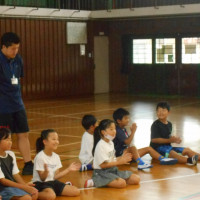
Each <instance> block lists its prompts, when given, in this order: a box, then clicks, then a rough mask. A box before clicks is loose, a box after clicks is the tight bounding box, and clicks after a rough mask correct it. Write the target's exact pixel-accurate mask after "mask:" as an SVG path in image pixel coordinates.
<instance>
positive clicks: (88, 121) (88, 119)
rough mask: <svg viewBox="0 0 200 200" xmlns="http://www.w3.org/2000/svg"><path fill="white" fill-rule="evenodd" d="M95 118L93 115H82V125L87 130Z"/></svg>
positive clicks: (93, 123)
mask: <svg viewBox="0 0 200 200" xmlns="http://www.w3.org/2000/svg"><path fill="white" fill-rule="evenodd" d="M96 122H97V119H96V118H95V117H94V116H93V115H84V116H83V118H82V126H83V127H84V129H85V130H88V129H89V128H90V126H94V125H95V123H96Z"/></svg>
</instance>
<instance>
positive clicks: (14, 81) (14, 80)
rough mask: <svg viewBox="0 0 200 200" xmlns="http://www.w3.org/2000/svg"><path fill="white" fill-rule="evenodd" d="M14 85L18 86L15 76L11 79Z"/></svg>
mask: <svg viewBox="0 0 200 200" xmlns="http://www.w3.org/2000/svg"><path fill="white" fill-rule="evenodd" d="M11 83H12V85H18V78H15V75H14V74H13V77H12V78H11Z"/></svg>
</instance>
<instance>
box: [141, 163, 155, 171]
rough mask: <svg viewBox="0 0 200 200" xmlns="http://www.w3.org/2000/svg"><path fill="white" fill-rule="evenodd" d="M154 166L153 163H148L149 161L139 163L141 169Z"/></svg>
mask: <svg viewBox="0 0 200 200" xmlns="http://www.w3.org/2000/svg"><path fill="white" fill-rule="evenodd" d="M152 167H153V166H152V165H151V164H147V163H144V164H139V165H138V169H139V170H142V169H148V168H152Z"/></svg>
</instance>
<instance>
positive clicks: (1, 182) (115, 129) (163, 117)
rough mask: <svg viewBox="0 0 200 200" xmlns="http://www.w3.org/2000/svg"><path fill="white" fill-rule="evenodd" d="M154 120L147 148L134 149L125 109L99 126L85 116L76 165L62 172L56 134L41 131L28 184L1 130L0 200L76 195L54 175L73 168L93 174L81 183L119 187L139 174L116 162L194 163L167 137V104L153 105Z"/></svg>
mask: <svg viewBox="0 0 200 200" xmlns="http://www.w3.org/2000/svg"><path fill="white" fill-rule="evenodd" d="M156 111H157V116H158V119H157V120H156V121H155V122H154V123H153V124H152V126H151V143H150V146H151V147H145V148H141V149H137V148H136V147H135V146H133V145H132V140H133V137H134V134H135V132H136V128H137V126H136V124H135V123H133V124H132V125H131V128H130V131H131V132H130V135H129V134H128V133H127V131H126V129H125V127H126V126H127V125H128V123H129V112H128V111H127V110H125V109H123V108H119V109H117V110H116V111H114V113H113V119H114V121H112V120H110V119H104V120H102V121H101V122H100V123H99V125H98V123H97V120H96V118H95V117H94V116H93V115H85V116H84V117H83V119H82V126H83V127H84V128H85V130H86V131H85V133H84V134H83V137H82V142H81V151H80V155H79V159H80V161H81V164H82V165H80V164H78V163H72V164H70V166H69V167H68V168H66V169H64V170H62V171H60V170H59V169H60V168H61V167H62V164H61V161H60V157H59V155H58V154H56V153H55V152H54V151H55V150H56V149H57V147H58V144H59V139H58V134H57V133H56V132H55V131H54V130H53V129H47V130H43V131H42V132H41V136H40V137H39V138H38V139H37V141H36V150H37V155H36V157H35V159H34V169H33V179H32V183H25V181H24V180H23V178H22V177H21V176H20V175H19V169H18V167H17V163H16V158H15V155H14V153H13V152H12V151H10V149H11V146H12V140H11V132H10V130H9V129H7V128H1V129H0V199H1V198H2V199H3V200H36V199H40V200H54V199H55V198H56V196H78V195H80V190H79V189H78V188H77V187H75V186H72V184H71V183H70V182H66V183H62V182H60V181H58V180H57V179H59V178H61V177H63V176H65V175H66V174H67V173H69V172H72V171H77V170H80V171H85V170H90V169H94V170H93V175H92V178H91V179H89V180H86V181H85V185H84V187H104V186H108V187H113V188H124V187H126V185H127V184H139V182H140V177H139V176H138V175H135V174H133V173H132V172H131V171H120V170H118V168H117V166H119V165H123V164H129V163H131V162H134V161H136V162H137V164H138V169H145V168H151V167H152V165H150V164H147V163H145V162H144V161H143V160H142V159H141V157H142V156H144V155H145V154H148V153H149V154H150V155H151V157H152V158H154V159H157V160H159V162H160V164H161V165H171V164H176V163H177V162H178V163H188V164H191V165H196V164H197V162H198V160H199V159H200V157H199V154H198V153H196V152H194V151H192V150H191V149H189V148H184V147H172V146H171V143H178V144H180V142H181V139H180V138H179V137H176V136H172V135H171V133H172V124H171V122H169V121H168V120H167V117H168V115H169V112H170V106H169V104H168V103H167V102H160V103H158V105H157V108H156Z"/></svg>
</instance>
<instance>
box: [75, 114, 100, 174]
mask: <svg viewBox="0 0 200 200" xmlns="http://www.w3.org/2000/svg"><path fill="white" fill-rule="evenodd" d="M82 126H83V128H84V129H85V132H84V134H83V136H82V140H81V150H80V153H79V159H80V161H81V164H82V166H81V168H80V171H86V170H91V169H92V162H93V155H92V148H93V144H94V138H93V134H94V129H95V128H96V126H97V120H96V118H95V117H94V116H93V115H85V116H83V118H82Z"/></svg>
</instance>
